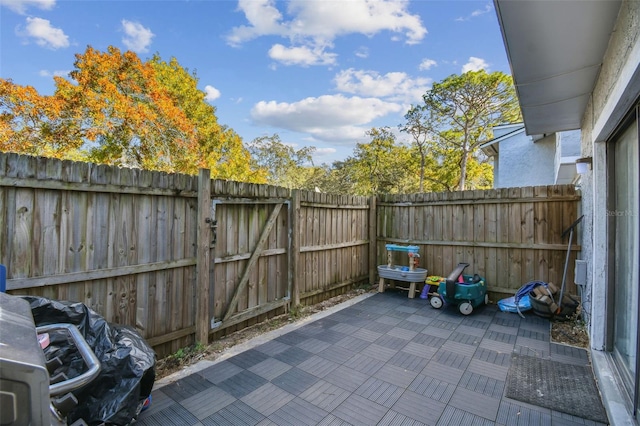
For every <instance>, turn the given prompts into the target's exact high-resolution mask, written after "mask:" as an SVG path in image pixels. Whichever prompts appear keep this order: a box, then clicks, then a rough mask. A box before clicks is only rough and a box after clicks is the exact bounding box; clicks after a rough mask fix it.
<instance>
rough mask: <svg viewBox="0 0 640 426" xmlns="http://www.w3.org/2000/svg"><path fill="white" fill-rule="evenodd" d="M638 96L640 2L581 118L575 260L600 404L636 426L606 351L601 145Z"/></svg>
mask: <svg viewBox="0 0 640 426" xmlns="http://www.w3.org/2000/svg"><path fill="white" fill-rule="evenodd" d="M639 96H640V2H638V1H634V0H630V1H623V3H622V5H621V8H620V12H619V15H618V20H617V22H616V25H615V29H614V31H613V32H612V34H611V39H610V40H609V47H608V49H607V52H606V54H605V57H604V60H603V65H602V69H601V71H600V74H599V77H598V80H597V82H596V85H595V86H594V90H593V93H592V96H591V99H590V102H589V104H588V105H587V108H586V111H585V114H584V115H583V118H582V125H581V130H582V140H581V152H580V155H581V156H582V157H592V158H593V166H592V170H591V171H589V172H587V173H586V174H583V175H582V176H581V181H580V182H579V184H580V186H581V190H582V212H583V214H584V216H585V217H584V220H583V222H582V230H581V231H582V232H581V233H580V237H581V241H580V244H581V245H582V253H581V256H582V258H583V259H584V260H586V261H587V271H588V272H587V283H586V292H585V293H586V298H587V300H585V301H583V302H585V303H583V305H584V308H585V311H586V312H587V313H588V314H589V318H588V320H589V331H590V333H589V334H590V341H591V342H590V344H591V348H592V351H591V355H592V360H593V364H594V371H595V372H596V374H597V377H598V381H599V386H600V388H601V391H602V396H603V402H605V405H606V406H607V412H608V414H609V417H610V421H611V424H638V423H637V419H633V418H632V409H631V408H630V406H629V405H627V404H626V403H625V402H624V401H623V399H622V398H620V395H623V394H624V391H623V390H622V388H621V387H620V384H619V382H618V380H617V374H616V373H615V371H616V368H615V366H614V365H613V361H612V358H611V357H610V356H608V352H606V351H607V350H610V347H609V345H610V339H611V338H612V336H611V333H610V332H609V331H608V329H607V326H608V324H610V323H611V321H610V319H611V317H612V316H613V310H614V307H613V306H611V305H612V303H611V302H609V301H608V300H609V299H610V297H611V294H612V292H611V290H610V287H611V286H613V285H614V283H610V282H609V271H610V270H611V269H612V268H614V265H613V264H611V263H612V262H610V259H609V253H610V247H609V244H608V243H609V237H608V232H609V231H608V222H609V220H610V217H609V212H608V208H609V205H608V194H607V192H608V188H609V185H610V182H609V179H610V176H609V174H608V168H607V161H608V159H607V144H606V141H607V140H608V139H609V138H610V137H611V135H612V132H613V131H614V130H615V129H616V127H617V126H618V125H619V124H620V122H621V120H622V119H623V118H624V116H625V115H626V113H627V112H628V111H629V110H630V108H632V107H633V105H634V103H635V102H636V101H637V100H638V97H639ZM621 413H626V417H625V415H624V414H621Z"/></svg>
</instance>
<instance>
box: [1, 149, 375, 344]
mask: <svg viewBox="0 0 640 426" xmlns="http://www.w3.org/2000/svg"><path fill="white" fill-rule="evenodd" d="M0 191H1V192H0V224H1V225H2V226H0V263H2V264H4V265H6V266H7V271H8V276H7V278H8V282H7V289H8V292H9V293H12V294H29V295H37V296H44V297H48V298H51V299H57V300H71V301H78V302H82V303H85V304H86V305H87V306H89V307H90V308H92V309H94V310H95V311H96V312H98V313H99V314H101V315H102V316H104V317H105V319H106V320H107V321H109V322H115V323H120V324H128V325H131V326H133V327H135V328H136V329H137V330H138V331H139V332H140V333H141V335H142V336H143V337H144V338H145V339H146V340H147V341H148V342H149V343H150V344H151V345H152V346H153V347H154V349H155V350H156V352H157V353H158V355H159V356H163V355H166V354H169V353H172V352H175V351H176V350H177V349H179V348H181V347H184V346H187V345H188V344H191V343H194V342H195V341H200V342H204V341H206V340H209V338H210V337H212V336H214V335H215V334H216V333H218V334H219V333H225V332H228V331H232V330H235V329H236V328H241V327H243V326H246V325H250V324H252V323H256V322H260V321H262V320H264V319H265V318H267V317H268V316H272V315H275V314H276V313H279V312H284V311H285V309H287V307H288V306H289V304H290V303H291V301H292V300H293V302H294V303H299V301H302V302H309V303H314V302H317V301H320V300H323V299H326V298H329V297H331V296H333V295H336V294H338V293H340V292H343V291H344V290H345V289H348V288H349V287H351V286H354V285H358V284H367V283H369V282H370V280H371V277H370V273H371V271H372V269H371V267H370V265H371V263H372V262H370V261H369V257H370V256H371V254H372V253H373V252H372V251H371V248H370V247H371V246H372V245H371V244H370V241H371V238H372V235H373V239H374V240H375V234H371V230H372V229H375V227H371V226H369V222H370V220H371V219H370V218H371V211H372V208H375V206H373V207H371V199H370V198H366V197H356V196H339V195H327V194H318V193H315V192H306V191H293V193H291V191H289V190H287V189H285V188H279V187H273V186H269V185H254V184H245V183H239V182H226V181H211V180H210V179H209V174H208V171H202V172H201V174H200V176H187V175H179V174H166V173H159V172H150V171H143V170H136V169H126V168H116V167H107V166H101V165H94V164H88V163H76V162H70V161H59V160H55V159H47V158H36V157H28V156H18V155H15V154H0ZM373 211H375V210H373ZM373 279H375V278H373Z"/></svg>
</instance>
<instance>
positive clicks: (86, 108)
mask: <svg viewBox="0 0 640 426" xmlns="http://www.w3.org/2000/svg"><path fill="white" fill-rule="evenodd" d="M74 66H75V69H74V70H73V71H71V73H70V78H71V80H72V81H70V80H67V79H65V78H62V77H54V78H55V82H56V92H55V95H54V98H55V99H56V101H57V102H60V103H61V104H62V105H63V107H62V110H61V119H62V121H63V122H64V123H65V126H66V135H67V136H68V137H69V138H71V139H70V140H68V143H69V144H71V145H76V144H79V143H82V144H85V146H87V147H88V159H89V160H90V161H93V162H97V163H102V164H109V165H119V166H127V167H140V168H143V169H148V170H161V171H166V172H185V173H195V172H196V171H197V169H198V168H199V167H202V166H203V162H202V159H201V157H200V156H199V153H198V144H197V130H196V128H195V126H194V125H193V123H192V122H191V121H190V120H189V119H188V118H187V116H186V114H185V112H184V111H183V110H182V109H181V108H180V107H179V105H177V104H176V102H174V100H173V99H172V97H171V96H170V94H169V93H168V91H167V90H166V89H165V88H164V87H163V86H162V85H160V84H159V83H158V81H157V80H156V73H155V70H154V68H153V66H152V65H151V64H149V63H143V62H141V61H140V59H139V58H138V56H137V55H136V54H135V53H133V52H130V51H128V52H124V53H121V52H120V50H119V49H117V48H115V47H113V46H110V47H109V48H108V49H107V52H100V51H97V50H95V49H93V48H92V47H90V46H89V47H88V48H87V50H86V52H85V53H84V54H77V55H76V61H75V63H74Z"/></svg>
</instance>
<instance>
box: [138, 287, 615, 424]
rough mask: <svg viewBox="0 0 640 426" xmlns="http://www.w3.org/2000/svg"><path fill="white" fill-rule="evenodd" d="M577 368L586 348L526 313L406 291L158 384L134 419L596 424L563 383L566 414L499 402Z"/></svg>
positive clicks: (343, 309)
mask: <svg viewBox="0 0 640 426" xmlns="http://www.w3.org/2000/svg"><path fill="white" fill-rule="evenodd" d="M523 360H525V361H526V362H524V363H522V362H521V361H523ZM536 362H537V364H536ZM516 363H518V365H520V364H521V365H520V367H522V368H520V369H519V370H517V371H514V368H511V369H510V367H512V366H515V365H516ZM547 366H558V367H560V370H553V369H550V368H547ZM573 369H581V370H580V371H588V372H589V374H591V365H590V361H589V356H588V353H587V351H586V350H584V349H579V348H575V347H570V346H566V345H561V344H556V343H552V342H550V323H549V321H548V320H545V319H541V318H538V317H535V316H534V315H533V314H528V315H526V316H525V318H520V317H519V316H518V315H517V314H512V313H504V312H500V311H499V310H498V309H497V307H496V306H495V305H488V306H484V307H481V308H479V309H477V310H476V311H474V312H473V313H472V314H471V315H469V316H463V315H461V314H460V313H459V312H458V310H457V309H456V308H453V307H452V308H447V307H445V308H443V309H439V310H436V309H433V308H432V307H431V306H430V305H429V303H428V301H426V300H422V299H408V298H407V297H406V292H386V293H378V294H373V295H370V294H367V295H364V296H361V297H358V298H356V299H353V300H352V301H350V302H347V303H345V304H342V305H340V306H337V307H335V308H333V309H331V310H329V311H327V312H323V313H321V314H317V315H315V316H313V317H311V318H309V319H307V320H304V321H303V322H302V323H300V324H292V325H291V326H287V327H285V328H283V329H281V330H276V331H275V332H271V333H268V334H267V335H265V336H261V337H259V338H256V339H254V341H253V343H250V344H245V345H243V348H242V351H240V350H237V351H235V352H232V353H230V354H228V355H227V356H225V357H222V358H220V359H218V360H216V361H213V362H206V361H205V362H201V363H199V364H198V365H196V366H194V367H191V368H189V369H187V370H185V371H183V372H182V373H181V374H178V375H173V376H170V377H168V378H165V379H163V380H161V381H159V382H157V383H156V387H155V389H154V391H153V393H152V397H153V402H152V404H151V407H150V408H149V409H148V410H146V411H144V412H143V413H142V414H141V415H140V417H139V419H138V423H137V424H140V425H162V426H165V425H278V426H282V425H295V426H299V425H365V426H368V425H403V426H404V425H423V424H425V425H461V424H468V425H516V424H517V425H551V426H558V425H585V424H587V425H598V424H602V423H599V422H597V421H594V420H593V415H590V414H588V413H587V414H585V415H584V417H578V416H576V415H571V414H566V412H571V410H574V411H575V410H576V409H578V410H580V409H581V408H580V407H579V406H580V404H584V403H588V402H589V399H588V398H586V397H585V396H586V394H584V393H581V392H585V390H584V389H583V388H582V387H581V385H578V386H577V387H576V386H575V384H572V383H571V382H570V381H566V383H567V386H568V387H569V389H568V392H565V395H570V397H571V398H570V399H569V401H577V405H574V406H573V407H569V408H570V409H569V410H563V411H566V412H560V411H554V410H552V409H550V408H545V407H543V406H540V405H531V404H528V403H524V402H521V401H519V400H516V399H511V398H508V397H506V395H507V394H508V390H509V388H510V385H511V387H512V388H513V387H515V389H512V393H511V394H510V395H519V396H522V394H523V392H526V391H527V388H526V387H525V388H522V387H518V384H521V383H522V382H520V381H521V380H523V376H522V375H523V374H524V375H525V376H526V375H527V374H529V375H530V376H536V375H538V376H537V377H538V379H539V378H540V377H542V380H539V383H537V384H536V383H533V385H534V388H535V391H532V392H534V393H535V392H537V393H538V395H534V396H535V397H542V400H543V401H544V400H546V399H547V398H549V394H547V395H543V393H544V392H547V391H546V389H547V388H548V386H547V385H548V384H549V383H550V384H551V385H555V384H557V383H558V382H564V381H565V380H564V377H563V375H564V374H569V373H570V372H571V371H573ZM567 371H569V373H567ZM540 374H546V375H549V374H552V375H553V376H554V377H548V376H539V375H540ZM591 377H592V374H591ZM535 378H536V377H529V378H527V377H525V378H524V379H525V381H526V380H530V381H531V380H533V379H535ZM589 381H590V380H587V381H586V382H589ZM583 382H584V381H583ZM561 387H562V385H560V388H561ZM555 389H556V391H557V388H555ZM596 393H597V392H596ZM524 396H525V397H526V396H527V395H524ZM591 396H593V395H591ZM519 399H522V398H519ZM534 400H535V399H534ZM598 404H601V403H600V401H599V399H598V400H597V401H596V405H598ZM543 405H544V402H543ZM591 405H594V404H591ZM588 408H589V407H587V409H588ZM579 412H580V413H582V411H579ZM585 413H586V412H585ZM579 415H580V414H579ZM585 417H586V418H585ZM589 418H591V419H592V420H589ZM596 419H597V418H596Z"/></svg>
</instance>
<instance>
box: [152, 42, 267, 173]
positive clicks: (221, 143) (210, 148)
mask: <svg viewBox="0 0 640 426" xmlns="http://www.w3.org/2000/svg"><path fill="white" fill-rule="evenodd" d="M149 62H150V64H151V66H152V67H153V69H154V70H155V78H156V80H157V81H158V83H159V84H160V86H161V87H163V88H164V89H165V90H166V91H167V93H168V94H169V96H170V97H171V99H172V100H173V102H174V104H175V105H176V106H178V107H179V108H180V109H181V110H182V111H183V112H184V114H185V116H186V118H187V119H188V120H189V121H190V122H191V124H192V125H193V127H194V128H195V129H196V134H195V137H196V140H197V145H198V147H197V149H198V152H199V157H200V158H201V159H202V163H203V164H202V165H203V166H204V167H206V168H209V169H210V170H211V178H212V179H228V180H237V181H244V182H255V183H263V182H264V181H265V176H264V174H263V173H260V172H259V171H258V170H253V169H252V168H251V162H250V153H249V151H248V150H247V149H246V148H245V147H244V145H243V143H242V139H241V138H240V136H238V134H237V133H236V132H234V131H233V130H232V129H230V128H228V127H226V126H223V125H220V124H219V123H218V119H217V117H216V108H215V107H214V106H213V105H210V104H209V103H208V102H207V101H206V99H205V94H204V92H202V91H201V90H199V89H198V87H197V86H198V77H197V75H196V72H195V71H194V72H192V73H190V72H189V70H188V69H187V68H184V67H182V66H181V65H180V64H179V63H178V60H177V59H176V58H171V59H170V60H169V62H165V61H163V60H162V59H161V58H160V56H159V55H158V54H157V53H156V54H155V55H154V56H153V58H151V60H150V61H149Z"/></svg>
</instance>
